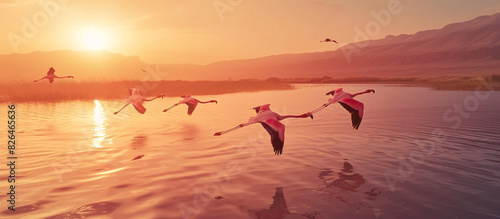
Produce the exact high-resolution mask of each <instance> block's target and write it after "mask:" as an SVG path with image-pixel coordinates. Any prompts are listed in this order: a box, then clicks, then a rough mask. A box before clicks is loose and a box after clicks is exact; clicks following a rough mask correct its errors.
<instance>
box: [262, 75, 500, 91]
mask: <svg viewBox="0 0 500 219" xmlns="http://www.w3.org/2000/svg"><path fill="white" fill-rule="evenodd" d="M479 78H482V79H484V80H483V82H484V81H486V82H487V83H489V84H490V85H491V86H492V87H494V89H495V90H500V75H497V74H489V75H481V76H479V75H474V76H436V77H348V78H332V77H328V76H325V77H319V78H289V79H278V78H269V79H267V81H272V82H285V83H313V84H318V83H320V84H323V83H324V84H333V83H347V84H349V83H366V84H369V83H374V84H405V85H417V86H427V87H432V88H433V89H436V90H475V89H477V87H478V86H482V85H483V84H482V83H483V82H481V80H479Z"/></svg>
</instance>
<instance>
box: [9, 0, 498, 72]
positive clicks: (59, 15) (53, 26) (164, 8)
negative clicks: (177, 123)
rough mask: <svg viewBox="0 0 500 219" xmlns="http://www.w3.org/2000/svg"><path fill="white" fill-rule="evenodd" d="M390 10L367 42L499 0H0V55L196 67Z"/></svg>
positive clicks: (362, 22) (341, 33)
mask: <svg viewBox="0 0 500 219" xmlns="http://www.w3.org/2000/svg"><path fill="white" fill-rule="evenodd" d="M144 2H148V3H147V4H145V3H144ZM388 5H392V6H388ZM395 6H397V7H395ZM390 7H394V8H396V9H398V10H397V11H399V13H397V14H391V18H390V21H389V22H387V25H385V26H381V28H380V31H378V32H376V34H374V35H373V37H372V38H383V37H385V36H386V35H388V34H392V35H398V34H403V33H406V34H411V33H415V32H417V31H420V30H426V29H436V28H441V27H443V26H444V25H446V24H449V23H454V22H460V21H466V20H470V19H473V18H475V17H477V16H480V15H489V14H494V13H498V12H500V1H498V0H481V1H470V0H442V1H435V0H413V1H412V0H363V1H361V0H356V1H352V0H351V1H347V0H344V1H341V0H288V1H284V0H182V1H181V0H178V1H177V0H157V1H155V0H151V1H138V0H128V1H118V0H99V1H97V0H86V1H76V0H24V1H21V0H0V18H1V19H0V25H1V27H2V28H0V36H2V37H1V38H0V39H1V40H0V54H11V53H29V52H33V51H53V50H90V49H93V50H101V49H102V50H109V51H111V52H115V53H122V54H125V55H138V56H140V57H141V59H142V60H143V61H145V62H147V63H151V64H154V63H193V64H206V63H211V62H215V61H220V60H230V59H241V58H254V57H260V56H269V55H274V54H283V53H301V52H315V51H327V50H334V49H336V48H338V45H334V44H326V43H319V41H320V40H323V39H324V38H326V37H334V38H335V39H336V40H337V41H339V42H342V43H350V42H353V41H355V36H356V32H355V29H356V28H359V29H364V28H365V26H366V24H367V23H369V22H372V21H376V19H375V18H374V17H373V15H372V14H373V13H379V12H380V11H381V10H386V11H389V8H390Z"/></svg>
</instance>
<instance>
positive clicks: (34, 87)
mask: <svg viewBox="0 0 500 219" xmlns="http://www.w3.org/2000/svg"><path fill="white" fill-rule="evenodd" d="M128 88H138V89H139V90H140V91H141V94H142V95H143V96H156V95H161V94H164V95H166V96H181V95H185V94H191V95H215V94H225V93H235V92H255V91H264V90H290V89H294V87H293V86H292V85H291V84H288V83H280V82H267V81H250V80H246V81H118V82H94V81H87V82H72V81H64V80H58V81H55V82H54V83H53V84H50V83H47V82H46V81H41V82H38V83H33V82H31V83H30V82H19V83H2V84H0V102H56V101H67V100H94V99H99V100H110V99H124V98H127V97H128V96H129V93H128Z"/></svg>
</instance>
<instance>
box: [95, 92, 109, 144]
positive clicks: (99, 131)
mask: <svg viewBox="0 0 500 219" xmlns="http://www.w3.org/2000/svg"><path fill="white" fill-rule="evenodd" d="M94 103H95V108H94V142H93V144H92V146H93V147H95V148H102V142H103V141H104V139H105V138H106V136H107V135H106V115H105V114H104V110H103V108H102V106H101V103H100V102H99V101H98V100H94Z"/></svg>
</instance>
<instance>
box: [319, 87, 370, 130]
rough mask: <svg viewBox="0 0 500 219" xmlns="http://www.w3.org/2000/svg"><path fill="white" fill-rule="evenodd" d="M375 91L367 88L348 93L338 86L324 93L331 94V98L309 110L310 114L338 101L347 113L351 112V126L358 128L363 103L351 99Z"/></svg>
mask: <svg viewBox="0 0 500 219" xmlns="http://www.w3.org/2000/svg"><path fill="white" fill-rule="evenodd" d="M371 92H373V93H375V90H373V89H368V90H366V91H363V92H360V93H356V94H350V93H346V92H344V91H342V88H339V89H337V90H332V91H330V92H328V93H326V95H330V94H331V95H332V96H333V98H330V99H328V103H325V104H323V106H321V107H319V108H318V109H315V110H314V111H312V112H310V113H311V114H313V113H316V112H318V111H320V110H322V109H324V108H325V107H327V106H328V105H330V104H333V103H336V102H338V103H340V105H342V106H343V107H344V108H345V109H346V110H347V111H349V113H351V121H352V127H353V128H354V129H358V128H359V125H360V124H361V119H363V109H364V105H363V103H361V102H359V101H357V100H355V99H353V98H354V97H355V96H358V95H361V94H366V93H371Z"/></svg>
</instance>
